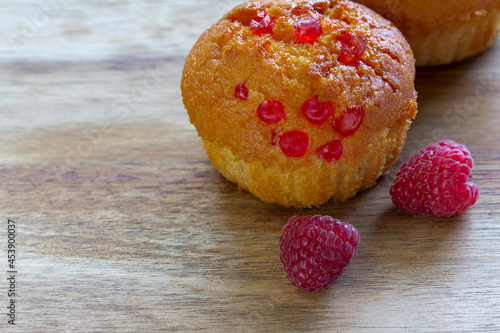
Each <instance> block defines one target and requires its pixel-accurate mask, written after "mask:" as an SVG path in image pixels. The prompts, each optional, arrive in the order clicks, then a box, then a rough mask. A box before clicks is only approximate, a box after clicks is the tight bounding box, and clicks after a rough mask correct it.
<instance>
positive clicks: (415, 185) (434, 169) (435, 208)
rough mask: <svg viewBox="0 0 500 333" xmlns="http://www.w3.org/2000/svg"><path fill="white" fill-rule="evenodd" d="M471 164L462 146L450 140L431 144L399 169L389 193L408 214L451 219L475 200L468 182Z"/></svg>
mask: <svg viewBox="0 0 500 333" xmlns="http://www.w3.org/2000/svg"><path fill="white" fill-rule="evenodd" d="M473 166H474V161H473V159H472V156H471V155H470V152H469V150H468V149H467V147H465V146H464V145H461V144H458V143H456V142H453V141H451V140H443V141H440V142H436V143H431V144H430V145H428V146H427V147H425V148H424V149H422V150H420V151H419V152H418V153H417V154H415V155H413V156H412V157H410V159H409V160H408V161H407V162H406V163H404V164H403V165H402V166H401V169H400V171H399V173H398V174H397V176H396V179H395V180H394V183H393V185H392V187H391V190H390V193H391V196H392V201H393V202H394V204H395V205H397V206H399V207H401V208H402V209H403V210H404V211H406V212H409V213H420V214H425V215H436V216H451V215H455V214H459V213H462V212H464V211H465V210H466V209H467V208H468V207H470V206H472V205H474V204H475V203H476V201H477V197H478V194H479V190H478V188H477V186H476V184H474V183H473V182H472V176H471V171H472V168H473Z"/></svg>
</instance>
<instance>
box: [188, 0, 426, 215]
mask: <svg viewBox="0 0 500 333" xmlns="http://www.w3.org/2000/svg"><path fill="white" fill-rule="evenodd" d="M414 61H415V60H414V58H413V54H412V52H411V49H410V46H409V45H408V43H407V42H406V40H405V39H404V37H403V35H402V34H401V33H400V32H399V30H397V28H395V27H394V25H392V24H391V23H390V22H389V21H387V20H386V19H384V18H382V17H381V16H379V15H378V14H376V13H375V12H373V11H372V10H370V9H368V8H366V7H364V6H362V5H359V4H356V3H353V2H351V1H346V0H341V1H334V0H331V1H321V0H320V1H318V0H316V1H292V0H280V1H249V2H247V3H244V4H242V5H240V6H237V7H236V8H234V9H233V10H232V11H230V12H229V13H228V14H226V15H225V16H224V17H223V18H222V19H221V20H220V21H219V22H217V23H216V24H215V25H213V26H212V27H211V28H209V29H208V30H207V31H205V32H204V33H203V34H202V35H201V36H200V38H199V39H198V41H197V42H196V44H195V45H194V47H193V49H192V50H191V52H190V54H189V56H188V57H187V59H186V64H185V67H184V71H183V76H182V84H181V88H182V96H183V101H184V105H185V107H186V109H187V111H188V114H189V118H190V120H191V122H192V123H193V124H194V126H195V127H196V129H197V131H198V134H199V136H200V137H201V139H202V140H203V144H204V146H205V149H206V151H207V153H208V156H209V158H210V159H211V161H212V163H213V164H214V166H215V167H216V168H217V169H219V171H220V172H221V173H222V174H223V175H224V176H225V177H226V178H227V179H229V180H230V181H232V182H234V183H236V184H238V185H239V186H240V187H241V188H242V189H245V190H248V191H250V192H251V193H253V194H254V195H256V196H257V197H259V198H261V199H262V200H265V201H268V202H272V203H277V204H281V205H284V206H295V207H309V206H317V205H320V204H322V203H324V202H326V201H327V200H328V199H330V198H331V199H332V200H333V201H345V200H347V199H349V198H351V197H352V196H354V195H355V194H356V193H357V192H358V191H360V190H362V189H367V188H369V187H371V186H373V185H374V184H375V181H376V179H377V178H378V177H379V176H380V175H382V174H383V173H385V172H387V171H388V170H389V168H390V166H391V164H392V163H393V162H394V161H395V160H396V158H397V157H398V155H399V153H400V151H401V148H402V146H403V144H404V141H405V138H406V132H407V130H408V129H409V127H410V124H411V120H412V118H413V117H415V115H416V113H417V104H416V96H417V95H416V92H415V88H414V84H413V81H414V74H415V65H414Z"/></svg>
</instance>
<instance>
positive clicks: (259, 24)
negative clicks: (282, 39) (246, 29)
mask: <svg viewBox="0 0 500 333" xmlns="http://www.w3.org/2000/svg"><path fill="white" fill-rule="evenodd" d="M275 25H276V18H275V17H272V16H269V14H268V13H267V9H262V10H260V11H259V12H258V13H257V16H255V17H254V19H253V20H252V22H250V30H252V32H253V33H254V34H255V35H257V36H262V35H265V34H271V35H272V34H273V33H274V31H273V30H274V26H275Z"/></svg>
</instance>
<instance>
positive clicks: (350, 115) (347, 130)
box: [333, 107, 363, 136]
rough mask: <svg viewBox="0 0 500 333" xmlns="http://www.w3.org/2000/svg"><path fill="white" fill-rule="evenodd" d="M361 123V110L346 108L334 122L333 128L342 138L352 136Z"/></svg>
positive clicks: (360, 108) (359, 108) (358, 108)
mask: <svg viewBox="0 0 500 333" xmlns="http://www.w3.org/2000/svg"><path fill="white" fill-rule="evenodd" d="M362 121H363V108H362V107H352V108H347V109H346V110H345V111H344V113H343V114H342V115H341V116H340V117H338V118H337V119H335V120H334V123H333V126H334V128H335V131H337V132H338V133H339V134H340V135H342V136H350V135H353V134H354V133H355V132H356V131H357V130H358V128H359V127H360V126H361V123H362Z"/></svg>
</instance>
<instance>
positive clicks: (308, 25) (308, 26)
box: [294, 16, 323, 44]
mask: <svg viewBox="0 0 500 333" xmlns="http://www.w3.org/2000/svg"><path fill="white" fill-rule="evenodd" d="M322 32H323V30H322V28H321V22H320V21H318V20H317V19H315V18H313V17H310V16H308V17H303V18H301V19H299V20H298V21H297V23H295V29H294V34H295V37H296V38H297V39H298V40H299V41H301V42H308V43H311V44H312V43H314V42H315V41H316V39H318V37H319V36H321V33H322Z"/></svg>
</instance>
